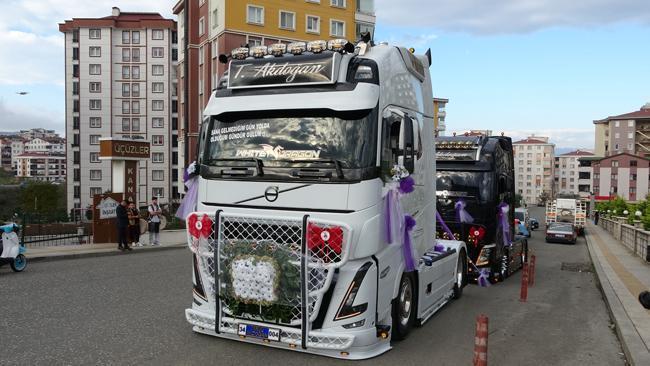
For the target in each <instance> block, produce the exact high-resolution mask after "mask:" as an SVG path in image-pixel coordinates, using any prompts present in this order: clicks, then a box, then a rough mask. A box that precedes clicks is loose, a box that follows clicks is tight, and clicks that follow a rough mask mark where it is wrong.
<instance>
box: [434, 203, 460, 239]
mask: <svg viewBox="0 0 650 366" xmlns="http://www.w3.org/2000/svg"><path fill="white" fill-rule="evenodd" d="M436 220H437V221H438V223H439V224H440V226H442V229H443V230H444V231H445V232H446V233H447V235H449V240H454V238H455V236H454V232H453V231H451V229H449V226H447V224H445V220H443V219H442V215H440V212H438V210H436Z"/></svg>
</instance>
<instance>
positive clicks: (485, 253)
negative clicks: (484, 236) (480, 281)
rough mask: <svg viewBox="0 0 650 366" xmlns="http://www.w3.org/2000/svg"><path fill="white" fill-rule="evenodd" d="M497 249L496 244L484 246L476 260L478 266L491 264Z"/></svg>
mask: <svg viewBox="0 0 650 366" xmlns="http://www.w3.org/2000/svg"><path fill="white" fill-rule="evenodd" d="M495 248H496V244H490V245H486V246H484V247H483V248H482V249H481V252H480V253H479V255H478V259H477V260H476V265H477V266H484V265H486V264H489V263H490V257H491V256H492V252H493V251H494V249H495Z"/></svg>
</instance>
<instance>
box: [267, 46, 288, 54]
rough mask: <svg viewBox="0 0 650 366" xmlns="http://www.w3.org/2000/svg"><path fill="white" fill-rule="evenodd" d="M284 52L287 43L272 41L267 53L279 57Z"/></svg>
mask: <svg viewBox="0 0 650 366" xmlns="http://www.w3.org/2000/svg"><path fill="white" fill-rule="evenodd" d="M286 52H287V45H286V44H284V43H274V44H272V45H270V46H269V55H273V56H275V57H279V56H282V55H283V54H285V53H286Z"/></svg>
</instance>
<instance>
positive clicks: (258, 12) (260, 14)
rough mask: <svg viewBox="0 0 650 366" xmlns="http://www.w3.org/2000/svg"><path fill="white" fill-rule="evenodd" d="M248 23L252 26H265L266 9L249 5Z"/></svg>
mask: <svg viewBox="0 0 650 366" xmlns="http://www.w3.org/2000/svg"><path fill="white" fill-rule="evenodd" d="M246 21H247V22H248V23H251V24H258V25H264V8H263V7H261V6H253V5H248V10H247V14H246Z"/></svg>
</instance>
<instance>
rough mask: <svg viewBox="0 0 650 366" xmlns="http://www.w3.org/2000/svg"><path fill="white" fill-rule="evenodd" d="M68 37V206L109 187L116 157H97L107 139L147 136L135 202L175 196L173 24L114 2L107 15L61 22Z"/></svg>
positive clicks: (84, 201) (87, 202)
mask: <svg viewBox="0 0 650 366" xmlns="http://www.w3.org/2000/svg"><path fill="white" fill-rule="evenodd" d="M59 31H61V32H62V33H63V34H64V35H65V85H66V90H65V94H66V95H65V98H66V136H67V137H68V145H67V149H66V156H67V166H68V169H67V179H66V182H67V202H68V209H72V208H85V207H87V206H88V205H90V204H91V202H92V198H91V197H92V196H93V195H94V194H99V193H102V192H105V191H107V190H111V185H112V177H111V163H110V161H104V160H100V159H99V139H100V138H102V137H114V138H132V139H145V140H148V141H150V143H151V159H150V160H148V161H141V162H140V163H139V174H138V196H137V200H138V204H146V203H147V202H148V201H149V200H150V197H151V196H158V197H160V198H161V201H162V202H166V201H167V200H168V198H169V197H170V196H172V197H173V195H174V191H175V190H177V189H178V188H177V182H176V181H175V177H176V176H177V174H173V173H172V172H174V169H176V167H175V164H176V161H177V160H176V159H177V156H175V155H174V151H175V150H176V149H175V148H174V145H175V144H176V143H177V141H176V140H175V136H177V132H176V131H175V128H177V124H178V123H177V120H176V118H177V115H176V112H177V108H178V106H177V98H176V96H175V91H176V74H175V72H176V67H175V66H176V56H177V53H176V48H177V47H176V43H177V41H176V22H175V21H174V20H171V19H165V18H163V17H162V16H161V15H160V14H158V13H129V12H122V11H120V9H119V8H113V10H112V13H111V15H109V16H106V17H103V18H92V19H90V18H74V19H72V20H66V21H65V22H64V23H61V24H59Z"/></svg>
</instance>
